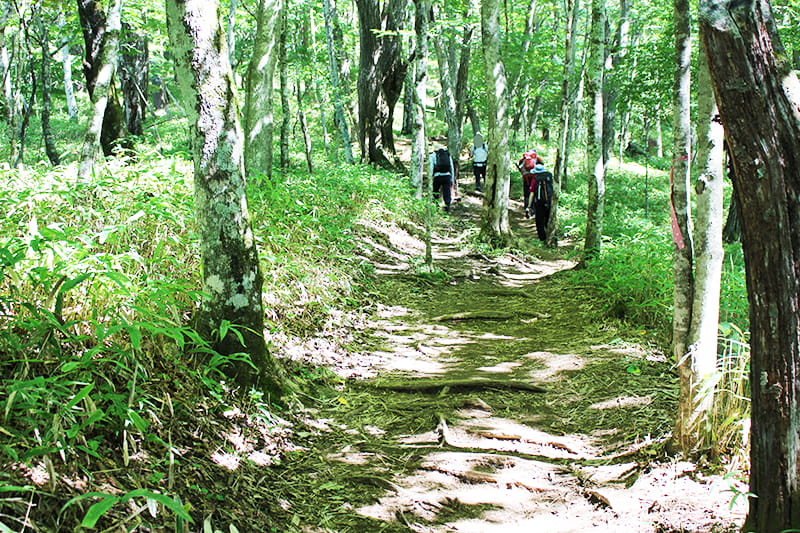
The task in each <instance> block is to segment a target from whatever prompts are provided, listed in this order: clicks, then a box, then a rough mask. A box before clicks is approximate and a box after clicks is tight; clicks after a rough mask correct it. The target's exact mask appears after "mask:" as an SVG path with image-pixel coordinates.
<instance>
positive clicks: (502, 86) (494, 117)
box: [481, 0, 511, 244]
mask: <svg viewBox="0 0 800 533" xmlns="http://www.w3.org/2000/svg"><path fill="white" fill-rule="evenodd" d="M481 39H482V42H483V60H484V70H485V73H486V85H487V91H486V97H487V103H488V106H487V108H488V114H489V159H488V161H487V166H486V185H485V187H484V189H483V190H484V193H483V207H484V211H483V216H482V218H481V235H482V237H483V238H484V239H487V240H490V241H496V242H498V243H501V244H505V243H507V242H508V241H509V239H510V237H511V226H510V225H509V223H508V195H509V189H510V185H511V179H510V176H509V161H510V160H511V156H510V154H509V150H508V85H507V82H506V70H505V65H504V64H503V60H502V57H501V55H500V6H499V2H498V0H485V1H483V2H482V3H481Z"/></svg>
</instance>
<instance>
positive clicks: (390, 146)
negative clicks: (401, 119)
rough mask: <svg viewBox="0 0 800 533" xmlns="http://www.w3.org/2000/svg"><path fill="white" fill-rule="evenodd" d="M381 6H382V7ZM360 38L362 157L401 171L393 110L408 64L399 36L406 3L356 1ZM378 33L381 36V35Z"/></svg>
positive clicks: (388, 0)
mask: <svg viewBox="0 0 800 533" xmlns="http://www.w3.org/2000/svg"><path fill="white" fill-rule="evenodd" d="M381 4H382V5H381ZM356 6H357V8H358V19H359V36H360V48H361V54H360V69H359V72H358V131H359V144H360V146H361V154H362V157H363V158H364V159H365V160H366V161H367V162H369V163H374V164H377V165H380V166H384V167H387V168H402V164H401V163H400V162H399V161H398V160H397V155H396V151H395V146H394V132H393V129H392V128H393V119H394V108H395V104H396V103H397V100H398V99H399V98H400V93H401V92H402V89H403V79H404V78H405V73H406V68H407V65H406V63H405V61H403V59H402V50H401V42H400V36H399V35H397V34H396V33H394V32H397V31H398V30H401V29H402V22H403V20H404V18H405V16H404V11H405V7H406V0H387V1H386V2H385V3H383V2H380V3H379V1H378V0H356ZM376 32H387V33H381V34H380V35H378V34H376Z"/></svg>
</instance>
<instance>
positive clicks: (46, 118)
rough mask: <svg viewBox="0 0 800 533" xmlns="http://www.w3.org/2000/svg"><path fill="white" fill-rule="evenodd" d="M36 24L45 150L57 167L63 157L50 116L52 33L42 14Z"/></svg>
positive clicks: (48, 157)
mask: <svg viewBox="0 0 800 533" xmlns="http://www.w3.org/2000/svg"><path fill="white" fill-rule="evenodd" d="M36 24H37V26H39V28H38V32H37V33H38V34H39V39H40V43H39V45H40V48H41V50H42V64H41V72H42V76H41V77H42V110H41V118H42V139H44V150H45V153H46V154H47V159H49V160H50V163H51V164H52V165H54V166H56V165H59V164H61V157H60V156H59V154H58V149H57V148H56V141H55V135H54V134H53V128H52V125H51V124H50V115H51V113H52V107H53V105H52V101H53V99H52V97H51V86H52V84H53V79H52V75H51V72H52V69H51V65H50V46H49V41H50V32H49V31H48V28H47V25H45V24H43V23H42V19H41V14H39V15H37V20H36Z"/></svg>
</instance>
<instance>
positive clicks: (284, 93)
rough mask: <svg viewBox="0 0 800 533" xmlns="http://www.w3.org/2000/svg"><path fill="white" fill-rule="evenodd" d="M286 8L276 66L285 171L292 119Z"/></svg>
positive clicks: (282, 163) (281, 159)
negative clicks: (277, 67) (278, 80)
mask: <svg viewBox="0 0 800 533" xmlns="http://www.w3.org/2000/svg"><path fill="white" fill-rule="evenodd" d="M286 9H287V8H286V7H285V8H284V11H283V13H282V14H281V26H280V27H281V31H280V36H279V37H278V65H279V67H280V91H281V139H280V147H281V155H280V166H281V169H282V170H284V171H286V170H287V169H288V168H289V166H290V165H291V160H290V158H289V130H290V126H291V119H292V109H291V104H290V103H289V91H290V90H291V89H290V88H289V60H288V58H287V55H286V50H287V43H286V39H287V38H288V36H289V28H288V25H287V23H286V21H287V15H286Z"/></svg>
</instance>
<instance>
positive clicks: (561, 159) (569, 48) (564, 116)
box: [547, 0, 580, 246]
mask: <svg viewBox="0 0 800 533" xmlns="http://www.w3.org/2000/svg"><path fill="white" fill-rule="evenodd" d="M564 7H565V8H566V30H567V35H566V41H565V43H564V72H563V74H562V78H561V107H560V110H559V119H558V135H557V141H556V142H557V145H556V159H555V163H554V165H553V200H552V204H551V209H550V219H549V220H548V222H547V245H548V246H554V245H555V244H556V242H555V241H556V234H557V233H558V197H559V195H560V192H561V186H562V184H565V185H566V176H567V168H568V161H569V143H568V142H567V140H568V139H569V129H570V127H571V126H572V125H571V123H570V116H571V109H572V107H573V106H574V105H575V99H576V96H577V87H576V84H575V82H574V77H575V48H576V47H575V39H576V37H577V31H576V29H577V26H578V13H579V12H580V0H565V5H564Z"/></svg>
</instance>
